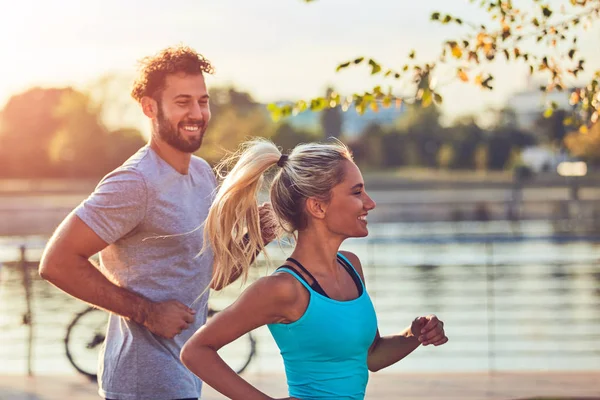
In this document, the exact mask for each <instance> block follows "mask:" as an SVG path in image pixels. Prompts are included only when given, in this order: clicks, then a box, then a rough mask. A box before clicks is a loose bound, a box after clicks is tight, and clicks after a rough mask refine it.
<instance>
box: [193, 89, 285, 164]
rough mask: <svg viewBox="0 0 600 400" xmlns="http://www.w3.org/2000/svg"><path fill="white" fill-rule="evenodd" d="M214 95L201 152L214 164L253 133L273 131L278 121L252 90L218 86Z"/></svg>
mask: <svg viewBox="0 0 600 400" xmlns="http://www.w3.org/2000/svg"><path fill="white" fill-rule="evenodd" d="M210 96H211V106H210V108H211V114H212V117H211V122H210V128H209V129H208V131H207V134H206V135H205V136H204V139H203V142H202V147H201V148H200V150H198V155H200V156H201V157H203V158H204V159H205V160H206V161H208V162H209V163H210V164H213V165H214V164H216V163H218V162H219V161H220V160H221V159H222V158H223V156H225V155H226V154H227V153H230V152H233V151H235V150H236V149H237V148H238V146H239V144H240V143H242V142H243V141H244V140H246V139H247V138H249V137H252V136H262V137H266V138H270V137H271V136H272V135H273V131H274V129H275V124H273V122H272V121H270V119H269V116H268V114H267V113H266V112H265V110H264V107H263V106H262V105H261V104H259V103H257V102H256V101H254V99H252V96H250V94H248V93H245V92H239V91H237V90H235V89H234V88H230V87H227V88H223V87H215V88H213V89H211V90H210Z"/></svg>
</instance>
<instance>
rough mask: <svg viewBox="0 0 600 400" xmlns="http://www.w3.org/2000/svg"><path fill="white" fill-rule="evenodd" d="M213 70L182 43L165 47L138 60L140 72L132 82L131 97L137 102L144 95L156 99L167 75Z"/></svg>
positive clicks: (204, 60) (200, 72) (200, 55)
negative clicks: (152, 54)
mask: <svg viewBox="0 0 600 400" xmlns="http://www.w3.org/2000/svg"><path fill="white" fill-rule="evenodd" d="M214 71H215V70H214V68H213V66H212V64H211V63H210V61H208V60H207V59H206V58H204V56H203V55H202V54H199V53H198V52H196V51H195V50H193V49H192V48H190V47H188V46H183V45H178V46H171V47H167V48H166V49H164V50H161V51H160V52H158V53H157V54H156V55H154V56H149V57H145V58H143V59H142V60H141V61H140V73H139V76H138V78H137V79H136V81H135V83H134V84H133V89H132V90H131V97H133V98H134V99H135V100H136V101H138V102H140V101H141V99H142V97H145V96H148V97H152V98H153V99H155V100H158V97H159V96H160V93H161V92H162V90H163V89H164V87H165V80H166V78H167V75H172V74H177V73H184V74H189V75H197V74H202V73H207V74H213V73H214Z"/></svg>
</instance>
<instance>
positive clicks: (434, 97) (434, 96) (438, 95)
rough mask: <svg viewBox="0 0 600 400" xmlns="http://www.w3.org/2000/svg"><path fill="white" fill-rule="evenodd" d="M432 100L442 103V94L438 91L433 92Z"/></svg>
mask: <svg viewBox="0 0 600 400" xmlns="http://www.w3.org/2000/svg"><path fill="white" fill-rule="evenodd" d="M433 101H435V103H436V104H442V102H443V101H444V99H443V97H442V95H440V94H439V93H434V94H433Z"/></svg>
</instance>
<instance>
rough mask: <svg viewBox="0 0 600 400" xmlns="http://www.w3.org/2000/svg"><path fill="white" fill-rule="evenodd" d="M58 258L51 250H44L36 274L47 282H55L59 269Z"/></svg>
mask: <svg viewBox="0 0 600 400" xmlns="http://www.w3.org/2000/svg"><path fill="white" fill-rule="evenodd" d="M60 264H61V261H60V257H59V255H58V254H56V252H55V251H53V250H52V249H46V250H45V251H44V254H43V255H42V258H41V260H40V266H39V268H38V273H39V274H40V277H41V278H42V279H44V280H46V281H48V282H53V281H54V280H56V278H57V276H58V273H59V268H60Z"/></svg>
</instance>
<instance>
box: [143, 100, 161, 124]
mask: <svg viewBox="0 0 600 400" xmlns="http://www.w3.org/2000/svg"><path fill="white" fill-rule="evenodd" d="M140 103H141V104H142V111H143V112H144V115H146V117H148V118H150V119H154V118H156V116H157V115H158V103H157V101H156V100H154V99H153V98H152V97H150V96H144V97H142V99H141V101H140Z"/></svg>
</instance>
